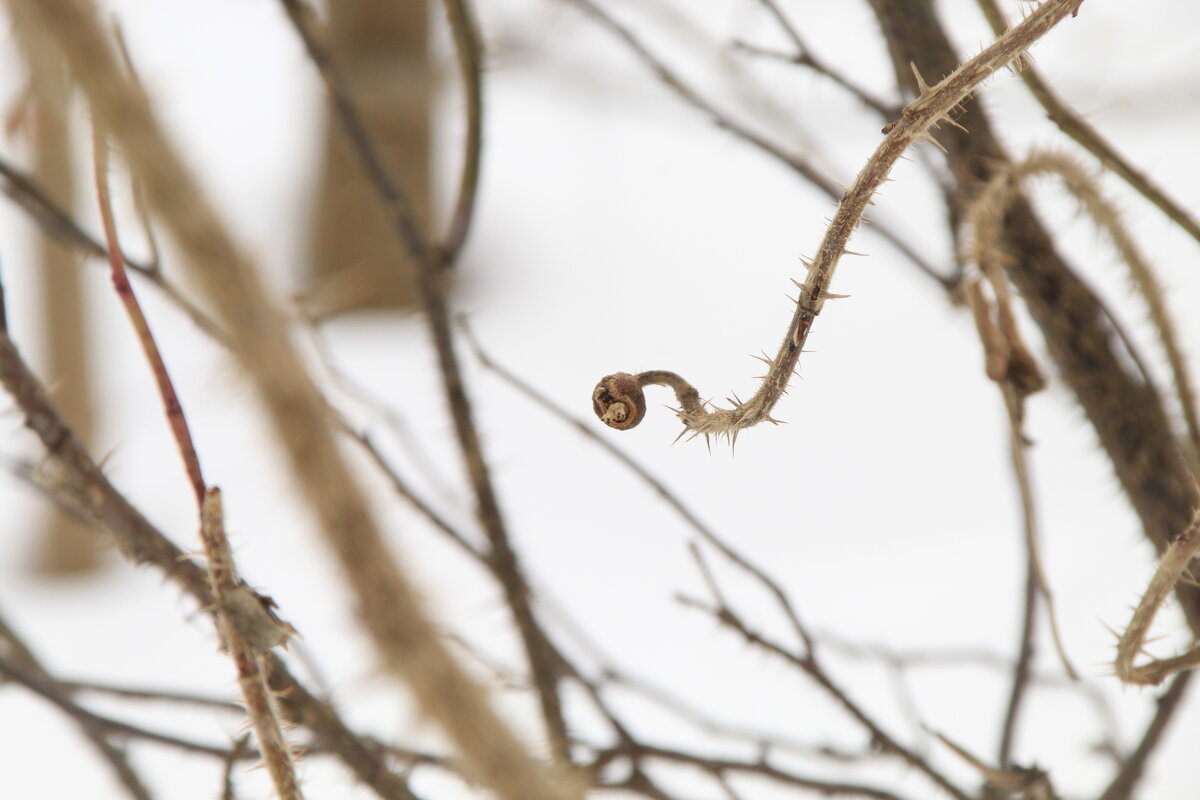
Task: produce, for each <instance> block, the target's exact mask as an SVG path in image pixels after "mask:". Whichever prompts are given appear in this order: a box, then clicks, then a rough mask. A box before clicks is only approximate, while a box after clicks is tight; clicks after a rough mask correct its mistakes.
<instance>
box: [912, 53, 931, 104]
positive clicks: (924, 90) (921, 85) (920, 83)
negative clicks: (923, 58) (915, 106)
mask: <svg viewBox="0 0 1200 800" xmlns="http://www.w3.org/2000/svg"><path fill="white" fill-rule="evenodd" d="M908 66H910V67H912V72H913V77H914V78H916V79H917V89H918V90H919V91H920V93H921V97H924V96H925V95H927V94H929V84H927V83H926V82H925V79H924V78H923V77H921V70H919V69H917V65H916V64H915V63H914V62H912V61H910V62H908Z"/></svg>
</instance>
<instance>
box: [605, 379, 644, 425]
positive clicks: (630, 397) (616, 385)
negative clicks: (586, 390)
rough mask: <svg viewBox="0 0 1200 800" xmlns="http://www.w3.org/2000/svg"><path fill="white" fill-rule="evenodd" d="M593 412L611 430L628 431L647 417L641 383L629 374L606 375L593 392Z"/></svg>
mask: <svg viewBox="0 0 1200 800" xmlns="http://www.w3.org/2000/svg"><path fill="white" fill-rule="evenodd" d="M592 410H594V411H595V412H596V416H597V417H599V418H600V421H601V422H603V423H604V424H605V425H607V426H608V427H610V428H616V429H617V430H619V431H627V430H629V429H630V428H632V427H634V426H636V425H637V424H638V423H639V422H641V421H642V417H644V416H646V395H645V394H644V393H643V392H642V384H641V381H639V380H638V379H637V377H635V376H633V375H630V374H629V373H628V372H614V373H613V374H612V375H606V376H604V377H603V378H601V379H600V382H599V383H597V384H596V388H595V390H593V391H592Z"/></svg>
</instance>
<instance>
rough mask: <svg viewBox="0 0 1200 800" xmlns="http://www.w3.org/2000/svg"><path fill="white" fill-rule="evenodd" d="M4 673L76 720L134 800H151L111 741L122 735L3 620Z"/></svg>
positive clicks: (0, 665) (0, 660) (0, 654)
mask: <svg viewBox="0 0 1200 800" xmlns="http://www.w3.org/2000/svg"><path fill="white" fill-rule="evenodd" d="M0 673H3V674H4V675H5V676H6V677H8V678H9V679H11V680H14V681H16V682H17V683H20V684H22V685H23V686H25V687H26V688H28V689H30V690H32V691H34V692H36V693H37V694H39V695H41V696H42V697H44V698H46V699H47V700H49V701H50V702H51V703H53V704H54V705H56V706H58V708H59V709H60V710H62V711H63V712H64V713H65V714H67V715H68V716H69V717H71V718H72V719H74V720H75V722H76V723H77V724H78V725H79V728H80V730H82V731H83V734H84V736H86V737H87V738H88V740H89V741H91V743H92V745H93V746H94V747H95V748H96V750H97V751H98V752H99V753H100V756H101V757H102V758H103V759H104V760H105V761H107V762H108V765H109V766H110V767H111V768H112V770H113V772H114V773H115V774H116V776H117V780H118V781H120V782H121V785H122V786H124V787H125V791H126V792H127V793H128V794H129V796H130V797H132V798H134V800H150V797H151V795H150V791H149V790H148V789H147V788H146V784H145V783H144V782H143V781H142V778H141V776H140V775H138V773H137V771H136V770H134V768H133V765H131V764H130V763H129V759H128V758H126V755H125V751H124V750H122V749H121V748H120V747H118V746H117V745H116V744H115V743H114V742H112V741H110V739H109V737H110V736H111V735H112V734H114V733H124V731H118V730H116V729H115V727H114V726H113V725H111V724H109V720H107V719H105V718H103V717H101V716H99V715H97V714H92V713H91V712H88V711H85V710H84V709H82V708H80V707H79V705H77V704H76V703H75V702H74V701H73V700H72V699H71V698H70V696H69V690H68V689H67V688H66V687H65V686H64V685H63V684H61V683H60V682H58V681H56V680H55V679H54V678H53V677H52V676H51V675H50V673H48V672H47V671H46V669H45V667H43V666H42V664H41V662H40V661H39V660H38V658H37V657H36V656H35V655H34V653H33V651H32V649H31V648H30V647H29V645H28V644H26V642H25V641H24V639H23V638H22V637H21V636H19V635H18V634H17V632H16V631H15V630H13V629H12V627H11V626H10V625H9V624H8V623H7V622H6V621H5V620H4V618H3V617H2V616H0Z"/></svg>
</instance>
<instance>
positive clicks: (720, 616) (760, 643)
mask: <svg viewBox="0 0 1200 800" xmlns="http://www.w3.org/2000/svg"><path fill="white" fill-rule="evenodd" d="M679 601H680V602H681V603H682V604H683V605H684V606H685V607H687V608H694V609H698V610H700V611H702V612H705V613H707V614H708V615H710V616H711V617H712V618H713V619H714V620H716V621H717V622H719V623H720V624H722V625H724V626H725V627H727V628H729V629H731V630H733V631H734V632H736V633H737V634H739V635H740V636H741V637H742V638H743V639H745V640H746V642H747V643H748V644H750V645H753V646H755V647H758V648H759V649H761V650H763V651H765V652H768V653H771V654H773V655H776V656H778V657H780V658H782V659H784V660H785V661H787V662H788V663H790V664H792V665H793V666H795V667H797V668H798V669H799V670H800V671H801V672H802V673H804V674H805V675H807V676H808V677H809V678H810V679H812V680H813V681H814V682H815V683H816V684H817V685H818V686H820V687H821V688H822V689H823V690H824V691H825V692H826V693H827V694H828V695H829V696H830V697H832V698H833V699H834V700H836V701H837V703H838V704H839V705H841V706H842V708H843V709H844V710H845V711H846V712H847V713H848V714H849V715H850V717H851V718H852V719H853V720H855V722H857V723H858V724H859V725H860V726H861V727H862V728H863V729H864V730H865V731H866V732H867V733H868V735H869V736H870V737H871V741H872V742H876V743H877V744H878V746H879V747H880V749H881V750H882V751H883V752H885V753H891V754H893V755H895V756H897V757H899V758H900V759H901V760H902V761H904V762H905V763H906V764H908V765H909V766H911V767H913V768H914V769H916V770H917V771H918V772H920V773H921V774H923V775H925V776H926V777H927V778H929V780H931V781H932V782H933V783H935V784H936V785H937V786H938V787H939V788H941V789H942V790H943V791H944V792H946V794H948V795H950V796H951V797H953V798H955V799H956V800H969V798H968V795H967V794H966V793H965V792H963V790H961V789H959V788H958V787H957V786H955V785H954V784H953V783H951V782H950V780H949V779H948V778H947V777H946V776H945V775H943V774H942V773H940V772H938V771H937V770H935V769H934V768H933V767H932V766H931V765H930V764H929V762H928V761H926V760H925V759H924V758H922V757H921V756H920V755H919V754H917V753H916V752H914V751H913V750H910V749H909V748H907V747H905V746H904V745H902V744H900V742H898V741H897V740H896V739H894V738H893V737H892V736H891V735H890V734H889V733H888V732H887V731H885V730H884V729H883V728H882V727H880V725H879V724H878V723H877V722H875V720H874V719H872V718H871V716H870V715H869V714H867V712H866V711H864V710H863V709H862V708H861V707H860V706H859V705H858V704H857V703H855V702H854V701H853V700H852V699H851V698H850V696H849V695H847V694H846V693H845V691H844V690H842V688H841V687H840V686H838V685H837V684H836V683H835V682H834V681H833V679H832V678H831V677H830V676H829V674H828V673H827V672H826V671H825V669H824V668H823V667H822V666H821V665H820V663H819V662H818V661H817V659H816V657H815V655H814V654H813V653H811V652H808V653H803V654H798V653H794V652H792V651H791V650H789V649H787V648H786V647H783V646H782V645H780V644H778V643H776V642H774V641H772V640H770V639H767V638H766V637H764V636H763V635H762V634H760V633H758V632H757V631H755V630H753V629H752V628H750V627H749V626H748V625H747V624H746V622H745V621H744V620H743V619H742V618H741V617H740V616H739V615H738V614H737V613H736V612H735V611H733V609H731V608H729V607H727V606H711V605H708V604H707V603H704V602H701V601H699V600H695V599H692V598H689V597H680V598H679Z"/></svg>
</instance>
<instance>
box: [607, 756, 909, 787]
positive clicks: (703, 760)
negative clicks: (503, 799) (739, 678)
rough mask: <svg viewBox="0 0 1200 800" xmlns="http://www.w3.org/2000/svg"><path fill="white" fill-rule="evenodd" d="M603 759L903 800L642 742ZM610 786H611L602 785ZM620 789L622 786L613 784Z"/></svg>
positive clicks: (757, 762) (765, 764) (758, 762)
mask: <svg viewBox="0 0 1200 800" xmlns="http://www.w3.org/2000/svg"><path fill="white" fill-rule="evenodd" d="M599 756H600V757H603V758H619V757H621V756H626V757H631V758H634V757H636V758H638V759H650V760H657V761H661V762H664V763H672V764H685V765H688V766H693V767H696V768H698V769H700V770H701V771H703V772H706V773H709V774H710V775H715V776H725V775H729V774H738V775H752V776H758V777H762V778H768V779H770V780H772V781H775V782H776V783H779V784H781V785H784V786H790V787H794V788H797V789H804V790H807V791H810V792H813V793H816V794H821V795H825V796H828V797H870V798H875V800H900V795H897V794H895V793H893V792H890V791H888V790H886V789H880V788H878V787H874V786H867V785H864V784H857V783H844V782H839V781H831V780H821V779H818V778H813V777H809V776H805V775H800V774H798V773H795V772H792V771H790V770H786V769H783V768H781V767H778V766H776V765H774V764H771V763H770V762H769V761H765V760H763V759H753V760H751V759H747V760H740V759H733V758H720V757H716V756H707V755H698V754H696V753H690V752H685V751H682V750H677V749H674V748H670V747H659V746H656V745H648V744H641V743H632V744H629V743H626V744H623V745H617V746H616V747H613V748H611V749H606V750H600V751H599ZM601 785H602V786H608V785H609V784H601ZM612 785H613V786H617V785H620V784H612Z"/></svg>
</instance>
